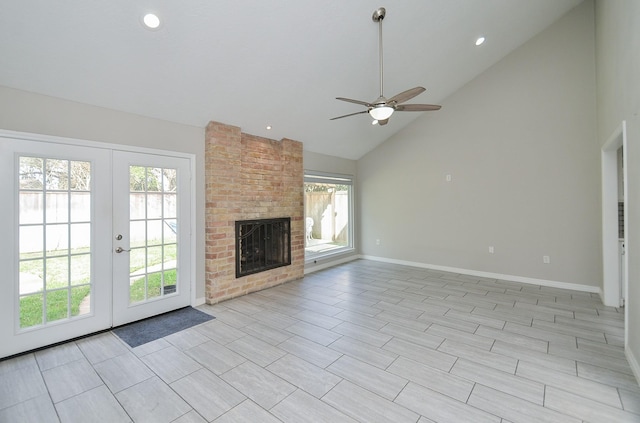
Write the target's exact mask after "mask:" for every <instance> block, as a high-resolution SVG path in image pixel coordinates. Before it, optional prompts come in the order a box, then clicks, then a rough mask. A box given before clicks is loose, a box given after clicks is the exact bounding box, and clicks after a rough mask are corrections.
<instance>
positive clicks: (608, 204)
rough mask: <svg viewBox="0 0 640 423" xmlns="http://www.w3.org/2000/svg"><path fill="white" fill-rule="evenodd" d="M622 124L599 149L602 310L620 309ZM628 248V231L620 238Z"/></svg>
mask: <svg viewBox="0 0 640 423" xmlns="http://www.w3.org/2000/svg"><path fill="white" fill-rule="evenodd" d="M626 132H627V131H626V122H625V121H622V123H621V124H620V126H619V127H618V128H616V130H615V131H614V132H613V134H611V136H610V137H609V139H608V140H607V141H606V142H605V143H604V145H603V146H602V152H601V166H602V277H603V280H602V302H603V303H604V305H606V306H611V307H620V306H621V304H620V298H622V295H621V294H622V293H621V292H620V274H621V272H620V258H619V245H618V240H619V235H618V206H617V205H618V149H619V148H620V147H622V149H623V150H622V151H623V152H625V151H626V150H627V135H626ZM628 169H629V166H628V162H627V154H624V155H623V181H628V180H629V179H628ZM627 186H628V183H624V198H625V201H626V199H628V198H629V195H628V192H627ZM628 221H629V213H628V207H625V208H624V222H625V227H627V226H628ZM624 243H625V245H628V231H625V234H624ZM627 257H628V255H627V254H625V255H624V258H623V264H622V266H623V272H624V274H626V275H628V274H629V272H628V267H629V264H628V259H627Z"/></svg>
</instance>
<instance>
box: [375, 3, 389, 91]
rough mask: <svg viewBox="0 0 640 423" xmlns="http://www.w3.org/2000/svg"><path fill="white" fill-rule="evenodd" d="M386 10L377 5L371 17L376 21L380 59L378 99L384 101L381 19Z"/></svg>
mask: <svg viewBox="0 0 640 423" xmlns="http://www.w3.org/2000/svg"><path fill="white" fill-rule="evenodd" d="M386 14H387V11H386V9H385V8H384V7H379V8H378V9H376V10H375V11H374V12H373V16H372V19H373V21H374V22H378V47H379V49H378V51H379V53H378V54H379V59H380V99H382V100H383V101H384V60H383V55H382V20H383V19H384V17H385V15H386Z"/></svg>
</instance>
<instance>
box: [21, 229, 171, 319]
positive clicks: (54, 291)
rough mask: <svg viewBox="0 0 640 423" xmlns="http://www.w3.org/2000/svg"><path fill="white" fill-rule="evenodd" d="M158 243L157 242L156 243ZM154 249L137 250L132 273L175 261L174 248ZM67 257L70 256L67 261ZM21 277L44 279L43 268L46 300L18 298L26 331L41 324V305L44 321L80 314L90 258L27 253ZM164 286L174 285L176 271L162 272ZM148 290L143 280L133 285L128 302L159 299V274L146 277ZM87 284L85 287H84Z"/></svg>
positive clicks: (84, 251) (81, 252)
mask: <svg viewBox="0 0 640 423" xmlns="http://www.w3.org/2000/svg"><path fill="white" fill-rule="evenodd" d="M158 242H159V241H158ZM149 244H151V245H153V246H151V247H148V248H146V249H145V248H142V249H137V250H138V251H141V252H142V254H137V255H136V254H132V255H131V263H130V269H131V273H133V272H135V271H136V270H139V269H143V268H145V267H146V264H145V263H148V266H153V265H157V264H160V263H162V262H163V261H165V262H166V261H167V260H172V259H173V260H175V258H176V257H177V251H176V250H177V246H176V244H167V245H165V246H164V248H162V247H160V246H155V245H154V242H152V241H150V242H149ZM67 254H70V259H69V256H68V255H67ZM20 259H21V260H20V273H27V274H31V275H36V276H38V277H40V278H43V277H44V275H43V266H46V279H47V282H46V289H47V292H46V297H45V295H44V293H43V292H42V291H40V292H37V293H33V294H29V295H25V296H23V297H21V298H20V327H22V328H27V327H31V326H35V325H40V324H43V323H44V322H43V310H44V301H46V309H47V312H46V313H47V316H46V321H47V322H52V321H55V320H60V319H66V318H68V317H74V316H77V315H78V314H79V313H80V304H81V303H82V300H83V299H84V298H85V297H86V296H87V295H89V293H90V291H91V288H90V286H89V285H88V283H89V281H90V277H91V262H90V260H91V255H90V251H89V249H88V248H78V249H73V250H71V251H67V250H64V251H62V252H60V256H57V257H56V252H55V251H48V252H47V257H46V258H45V257H43V253H42V252H40V253H28V254H21V255H20ZM70 274H71V275H73V277H72V281H71V284H72V285H73V286H72V288H71V290H69V289H68V288H67V286H68V283H69V282H68V279H69V275H70ZM164 279H165V280H164V286H165V287H167V286H170V285H175V284H176V270H175V269H173V270H166V271H165V272H164ZM147 280H148V288H147V290H146V292H145V278H144V277H142V278H141V279H138V280H137V281H135V282H134V283H133V284H132V285H131V287H130V302H131V303H135V302H139V301H144V300H146V299H150V298H154V297H159V296H160V295H161V287H162V286H163V285H162V273H150V274H148V275H147ZM84 284H87V285H84ZM69 292H71V294H70V295H71V310H70V312H69V310H68V309H69V299H68V295H69Z"/></svg>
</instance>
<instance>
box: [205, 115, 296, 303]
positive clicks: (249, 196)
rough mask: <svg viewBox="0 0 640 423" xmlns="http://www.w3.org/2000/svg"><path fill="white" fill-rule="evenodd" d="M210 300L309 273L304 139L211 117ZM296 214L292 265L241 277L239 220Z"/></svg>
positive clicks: (207, 153) (208, 192)
mask: <svg viewBox="0 0 640 423" xmlns="http://www.w3.org/2000/svg"><path fill="white" fill-rule="evenodd" d="M205 143H206V145H205V166H206V169H205V173H206V196H207V199H206V229H205V230H206V285H205V297H206V302H207V304H215V303H218V302H220V301H223V300H226V299H230V298H234V297H237V296H240V295H244V294H247V293H249V292H254V291H259V290H261V289H264V288H268V287H271V286H275V285H279V284H281V283H284V282H288V281H292V280H295V279H300V278H302V277H303V276H304V224H303V220H304V219H303V217H304V204H303V201H304V179H303V177H304V170H303V164H302V143H300V142H298V141H293V140H289V139H283V140H281V141H275V140H271V139H267V138H262V137H257V136H255V135H249V134H245V133H242V132H241V130H240V128H238V127H235V126H230V125H225V124H222V123H218V122H209V125H207V129H206V133H205ZM283 217H288V218H290V219H291V228H290V230H291V238H290V242H291V264H290V265H288V266H283V267H278V268H275V269H270V270H266V271H263V272H260V273H255V274H251V275H247V276H242V277H240V278H236V257H235V255H236V251H235V249H236V240H235V229H236V227H235V225H236V222H237V221H242V220H252V219H272V218H283Z"/></svg>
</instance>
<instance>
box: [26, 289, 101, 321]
mask: <svg viewBox="0 0 640 423" xmlns="http://www.w3.org/2000/svg"><path fill="white" fill-rule="evenodd" d="M90 291H91V288H90V287H89V286H88V285H84V286H77V287H73V288H72V289H71V315H70V316H69V314H68V305H69V303H68V292H69V290H67V289H60V290H57V291H49V292H47V322H52V321H55V320H60V319H66V318H67V317H73V316H77V315H78V314H80V303H81V302H82V300H84V298H85V297H86V296H87V295H89V292H90ZM43 299H44V295H43V294H42V293H38V294H33V295H27V296H24V297H22V298H20V327H21V328H28V327H31V326H35V325H40V324H42V323H43V322H42V311H43V308H44V307H43Z"/></svg>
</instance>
